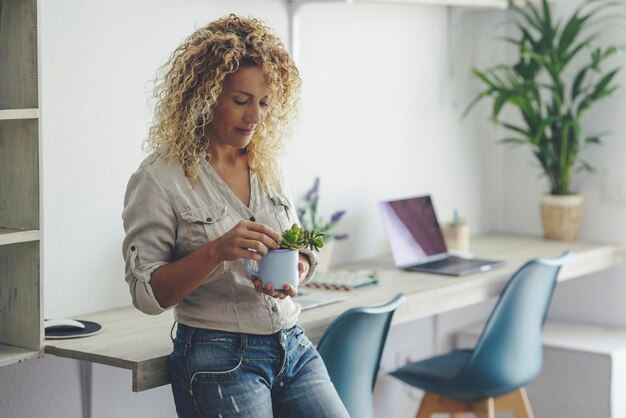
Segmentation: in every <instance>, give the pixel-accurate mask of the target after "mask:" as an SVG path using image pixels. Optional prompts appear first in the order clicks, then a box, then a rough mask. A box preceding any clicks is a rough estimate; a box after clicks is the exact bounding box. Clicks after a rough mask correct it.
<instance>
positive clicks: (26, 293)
mask: <svg viewBox="0 0 626 418" xmlns="http://www.w3.org/2000/svg"><path fill="white" fill-rule="evenodd" d="M39 256H40V246H39V242H38V241H31V242H22V243H19V244H13V245H0V309H2V315H0V344H3V345H8V346H12V347H15V348H21V349H24V350H28V351H37V352H39V351H40V350H41V348H42V347H43V329H42V328H43V327H42V322H43V321H42V320H41V318H42V295H41V282H40V261H39ZM9 351H10V352H11V353H14V352H13V350H9ZM14 354H15V353H14ZM14 354H7V356H11V358H14ZM18 357H19V356H18ZM20 358H21V357H20ZM2 361H6V360H2ZM19 361H21V360H19Z"/></svg>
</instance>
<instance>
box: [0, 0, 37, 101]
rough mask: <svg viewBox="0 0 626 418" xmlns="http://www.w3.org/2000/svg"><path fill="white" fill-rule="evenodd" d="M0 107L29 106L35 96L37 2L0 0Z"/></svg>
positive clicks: (35, 98)
mask: <svg viewBox="0 0 626 418" xmlns="http://www.w3.org/2000/svg"><path fill="white" fill-rule="evenodd" d="M0 40H2V47H1V48H0V74H1V75H2V76H1V77H0V109H32V108H36V107H38V97H37V88H38V85H37V2H36V1H35V0H28V1H24V0H2V1H0Z"/></svg>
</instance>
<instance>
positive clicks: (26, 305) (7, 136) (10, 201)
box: [0, 0, 43, 366]
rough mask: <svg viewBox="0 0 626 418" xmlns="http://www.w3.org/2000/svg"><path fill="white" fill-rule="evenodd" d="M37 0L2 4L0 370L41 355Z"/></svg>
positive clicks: (8, 0)
mask: <svg viewBox="0 0 626 418" xmlns="http://www.w3.org/2000/svg"><path fill="white" fill-rule="evenodd" d="M37 57H38V53H37V0H2V1H0V366H4V365H8V364H13V363H17V362H20V361H23V360H26V359H29V358H36V357H39V356H41V355H42V354H43V318H42V315H43V314H42V312H43V309H42V283H41V272H40V260H41V249H40V248H41V246H40V235H41V234H40V228H41V221H40V219H41V210H40V208H41V204H40V191H39V189H40V187H39V180H40V178H39V176H40V174H39V173H40V163H39V154H40V141H39V110H38V103H39V97H38V96H39V94H38V71H37V65H38V62H37V61H38V59H37Z"/></svg>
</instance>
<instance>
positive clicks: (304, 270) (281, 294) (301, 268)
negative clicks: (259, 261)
mask: <svg viewBox="0 0 626 418" xmlns="http://www.w3.org/2000/svg"><path fill="white" fill-rule="evenodd" d="M310 266H311V264H310V263H309V258H308V257H307V256H305V255H302V254H299V260H298V273H299V274H300V280H302V279H303V278H305V277H306V275H307V274H309V267H310ZM250 280H252V283H254V289H255V290H256V291H257V292H259V293H263V294H266V295H268V296H271V297H273V298H278V299H285V298H286V297H287V296H291V297H294V296H296V295H297V294H298V289H296V288H295V287H293V286H291V285H288V284H286V285H284V286H283V288H282V289H281V290H276V289H274V287H273V286H272V285H271V284H269V283H267V284H266V285H265V286H263V284H262V283H261V280H259V278H258V277H257V276H251V277H250Z"/></svg>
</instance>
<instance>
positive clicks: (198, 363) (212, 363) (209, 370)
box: [187, 333, 243, 384]
mask: <svg viewBox="0 0 626 418" xmlns="http://www.w3.org/2000/svg"><path fill="white" fill-rule="evenodd" d="M196 337H199V338H197V339H196V338H194V342H193V343H192V345H191V347H189V348H188V349H187V364H188V366H189V372H190V374H191V381H192V382H191V383H192V384H193V383H194V382H195V381H202V380H211V381H216V380H224V379H229V378H234V377H236V376H237V375H238V374H239V373H240V372H241V367H242V365H243V353H242V351H241V350H240V349H239V345H240V344H239V341H238V340H237V339H236V338H230V337H227V336H222V335H215V336H214V337H207V336H206V335H204V336H203V335H202V333H200V335H196Z"/></svg>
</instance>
